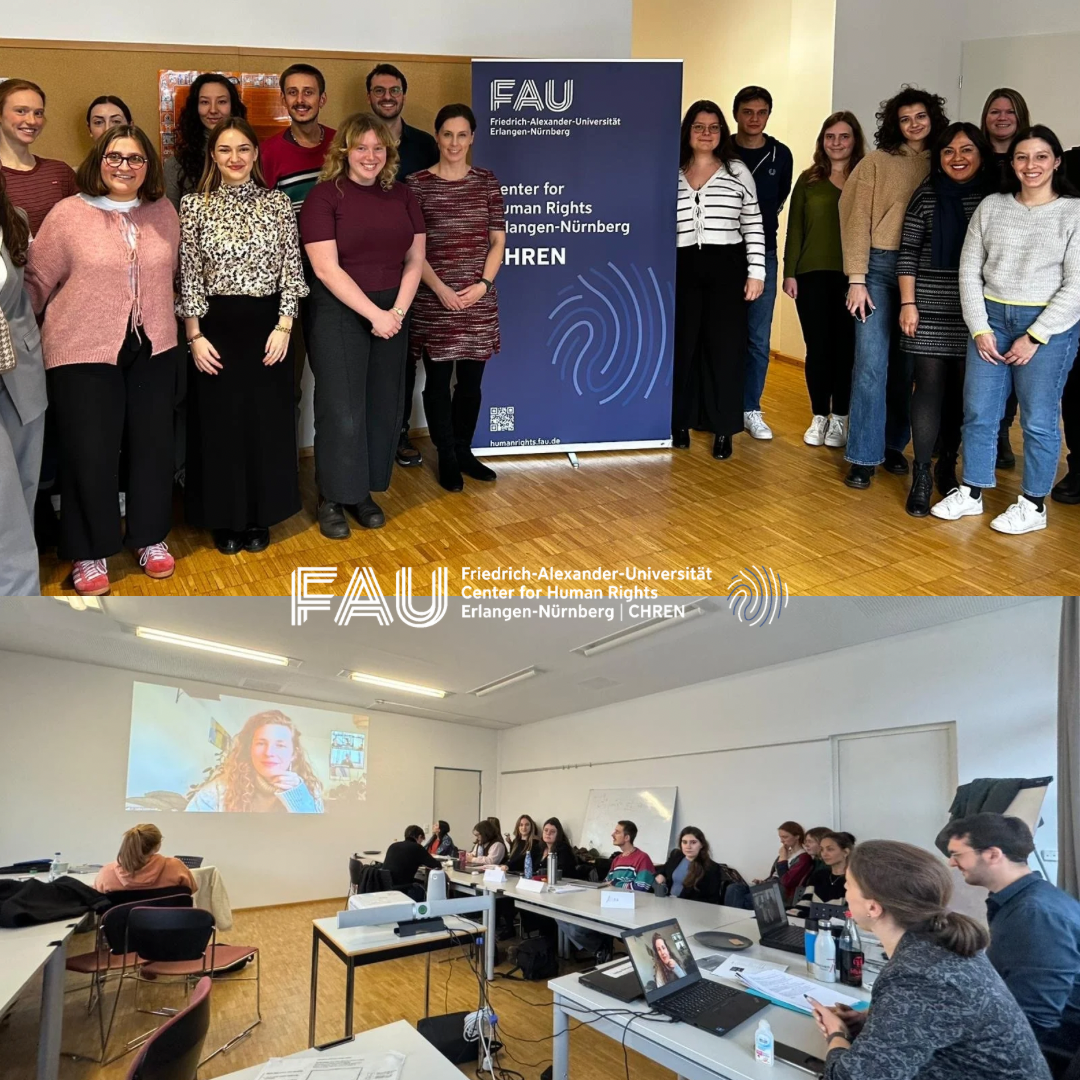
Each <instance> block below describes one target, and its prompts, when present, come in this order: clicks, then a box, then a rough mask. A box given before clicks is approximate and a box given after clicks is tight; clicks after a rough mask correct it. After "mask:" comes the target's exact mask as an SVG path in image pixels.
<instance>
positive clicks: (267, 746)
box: [185, 709, 323, 814]
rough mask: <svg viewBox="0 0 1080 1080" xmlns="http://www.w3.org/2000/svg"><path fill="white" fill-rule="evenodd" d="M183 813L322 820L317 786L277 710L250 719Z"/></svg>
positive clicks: (292, 730)
mask: <svg viewBox="0 0 1080 1080" xmlns="http://www.w3.org/2000/svg"><path fill="white" fill-rule="evenodd" d="M185 809H186V810H193V811H196V812H199V811H203V812H206V811H209V812H216V811H226V812H228V811H239V812H255V813H264V812H267V811H271V812H272V811H281V810H285V811H288V812H289V813H292V814H321V813H322V812H323V800H322V784H321V783H320V782H319V779H318V777H317V776H316V775H315V772H314V770H313V769H312V767H311V763H310V762H309V761H308V759H307V755H306V754H305V753H304V748H303V746H302V745H301V743H300V732H299V731H298V730H297V728H296V725H295V724H294V723H293V721H292V720H290V719H289V718H288V717H287V716H286V715H285V714H284V713H282V712H278V711H277V710H276V709H275V710H272V711H270V712H262V713H256V714H255V715H254V716H252V717H250V718H249V719H248V721H247V723H246V724H244V726H243V728H242V729H241V730H240V734H239V735H237V736H236V737H235V738H234V739H233V741H232V745H231V746H230V747H229V749H228V751H227V752H226V754H225V757H224V758H223V759H222V760H221V762H220V764H219V765H218V766H217V767H216V768H215V769H214V770H213V771H212V772H211V773H210V776H209V777H208V778H207V779H206V781H205V782H204V783H202V784H200V785H199V786H198V787H196V788H195V790H194V792H193V793H192V795H191V797H190V798H189V799H188V804H187V806H186V807H185Z"/></svg>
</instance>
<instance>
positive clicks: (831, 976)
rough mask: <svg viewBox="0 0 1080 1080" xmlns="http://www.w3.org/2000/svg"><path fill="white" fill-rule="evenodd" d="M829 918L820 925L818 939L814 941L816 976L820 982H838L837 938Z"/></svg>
mask: <svg viewBox="0 0 1080 1080" xmlns="http://www.w3.org/2000/svg"><path fill="white" fill-rule="evenodd" d="M829 921H830V920H828V919H822V920H821V923H820V924H819V925H818V935H817V941H815V942H814V977H815V978H816V979H818V981H820V982H829V983H831V982H836V939H835V938H834V937H833V936H832V929H831V927H830V926H829Z"/></svg>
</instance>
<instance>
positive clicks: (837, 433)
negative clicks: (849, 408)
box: [825, 415, 847, 446]
mask: <svg viewBox="0 0 1080 1080" xmlns="http://www.w3.org/2000/svg"><path fill="white" fill-rule="evenodd" d="M825 445H826V446H847V417H846V416H836V415H833V416H831V417H830V418H829V430H828V431H826V432H825Z"/></svg>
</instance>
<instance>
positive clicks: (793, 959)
mask: <svg viewBox="0 0 1080 1080" xmlns="http://www.w3.org/2000/svg"><path fill="white" fill-rule="evenodd" d="M727 910H728V911H729V912H734V911H742V915H743V919H742V921H732V922H728V923H725V924H724V929H725V930H729V931H731V932H732V933H736V934H742V935H743V936H744V937H748V938H751V940H753V941H754V942H755V944H754V945H752V946H750V948H748V949H744V950H742V951H741V952H739V953H738V954H737V955H738V956H747V957H756V958H757V959H759V960H771V961H772V962H773V963H777V964H786V965H787V966H788V971H789V973H790V974H792V975H798V976H801V977H803V978H806V977H807V975H806V961H805V959H804V957H803V956H801V955H799V954H796V953H789V952H785V951H783V950H781V949H769V948H765V947H763V946H762V945H760V944H757V942H758V940H759V935H758V930H757V923H756V922H755V920H754V919H753V918H752V917H751V918H749V919H747V918H746V916H747V914H748V912H746V911H745V910H742V909H738V908H728V909H727ZM679 924H680V926H682V927H683V929H684V930H686V929H687V927H686V926H685V925H683V921H682V919H681V918H680V919H679ZM687 936H688V940H689V942H690V951H691V952H692V953H693V954H694V957H695V958H696V959H697V960H699V961H700V960H702V959H703V958H704V957H706V956H716V955H724V954H722V953H721V952H720V951H719V950H715V949H706V948H704V947H703V946H701V945H699V944H698V943H697V942H696V941H694V939H693V937H692V936H690V934H689V933H688V935H687ZM702 975H703V976H704V977H705V978H706V979H712V980H714V981H716V982H719V983H721V984H724V985H740V984H738V983H732V982H730V981H729V980H726V979H720V978H718V977H717V976H715V975H714V974H712V972H709V971H705V970H702ZM548 988H549V989H550V990H551V992H552V994H553V995H554V998H555V1001H554V1009H553V1014H554V1019H553V1025H554V1035H555V1040H554V1043H553V1044H552V1057H553V1059H554V1063H553V1068H552V1080H568V1073H569V1062H570V1033H569V1025H570V1021H571V1020H574V1019H577V1020H582V1019H584V1020H586V1021H587V1022H588V1023H589V1025H590V1027H594V1028H596V1030H597V1031H600V1032H603V1034H605V1035H607V1036H609V1037H610V1038H612V1039H615V1040H616V1041H617V1042H620V1043H621V1042H622V1041H623V1037H624V1034H625V1038H626V1045H627V1046H629V1047H631V1048H632V1049H634V1050H637V1051H638V1052H639V1053H640V1054H643V1055H644V1056H645V1057H647V1058H650V1059H651V1060H652V1061H655V1062H657V1063H658V1064H660V1065H663V1066H664V1067H665V1068H668V1069H671V1070H673V1071H674V1072H675V1073H676V1074H677V1075H678V1076H679V1077H683V1078H685V1080H716V1078H717V1077H723V1078H725V1080H789V1078H790V1080H798V1078H799V1077H802V1078H803V1080H805V1078H806V1075H807V1074H806V1073H804V1072H801V1071H800V1070H798V1069H795V1068H793V1067H792V1066H790V1065H787V1064H785V1063H784V1062H782V1061H779V1060H777V1062H776V1065H775V1066H768V1065H759V1064H758V1063H757V1062H756V1061H755V1060H754V1031H755V1029H756V1028H757V1021H758V1020H760V1019H762V1018H764V1019H766V1020H768V1021H769V1025H770V1027H771V1028H772V1030H773V1036H774V1038H775V1039H776V1041H777V1042H782V1043H787V1045H788V1046H793V1047H796V1048H797V1049H799V1050H804V1051H806V1052H807V1053H810V1054H814V1055H815V1056H817V1057H820V1058H824V1056H825V1041H824V1039H822V1038H821V1034H820V1033H819V1032H818V1030H817V1026H816V1025H815V1023H814V1020H813V1018H812V1017H810V1016H804V1015H802V1014H801V1013H796V1012H792V1011H791V1010H790V1009H782V1008H780V1007H779V1006H777V1005H769V1006H767V1007H766V1008H765V1009H762V1010H761V1011H760V1012H759V1013H756V1014H755V1016H753V1017H751V1018H750V1019H749V1020H747V1021H746V1022H744V1023H742V1024H740V1025H739V1026H738V1027H737V1028H735V1029H734V1030H733V1031H731V1032H729V1033H728V1034H727V1035H724V1036H722V1037H720V1036H716V1035H713V1034H711V1033H710V1032H707V1031H702V1030H701V1029H699V1028H695V1027H693V1026H691V1025H690V1024H681V1023H676V1024H670V1023H667V1022H666V1020H663V1019H661V1020H635V1019H634V1018H633V1016H631V1015H621V1016H602V1015H598V1014H597V1013H596V1012H594V1011H592V1010H604V1009H607V1010H610V1009H619V1010H624V1011H628V1012H630V1013H646V1012H648V1011H649V1010H648V1006H647V1005H646V1004H645V1001H644V999H642V1000H639V1001H635V1002H631V1003H630V1004H623V1003H622V1002H620V1001H617V1000H616V999H615V998H611V997H608V996H607V995H605V994H602V993H600V992H599V991H598V990H593V989H591V988H590V987H587V986H582V984H581V982H580V977H579V976H578V975H566V976H563V977H562V978H559V979H552V980H551V981H550V982H549V983H548ZM840 989H842V990H843V992H844V993H846V994H848V995H849V996H851V997H854V998H861V999H863V1000H869V997H870V994H869V991H868V989H866V988H865V987H864V988H863V989H862V990H855V989H851V988H850V987H849V988H840ZM583 1010H584V1011H583ZM627 1025H629V1028H627Z"/></svg>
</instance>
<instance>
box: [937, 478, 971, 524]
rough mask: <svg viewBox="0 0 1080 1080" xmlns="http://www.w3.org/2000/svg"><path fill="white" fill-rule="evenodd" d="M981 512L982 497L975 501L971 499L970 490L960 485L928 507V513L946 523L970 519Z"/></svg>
mask: <svg viewBox="0 0 1080 1080" xmlns="http://www.w3.org/2000/svg"><path fill="white" fill-rule="evenodd" d="M982 512H983V502H982V495H980V496H979V497H978V498H977V499H973V498H972V497H971V488H969V487H965V486H964V485H963V484H961V485H960V486H959V487H955V488H953V489H952V491H950V492H949V494H948V495H946V496H945V498H944V499H941V500H940V501H939V502H936V503H934V505H933V506H931V507H930V513H931V514H933V515H934V517H937V518H944V519H945V520H946V521H956V520H957V518H962V517H972V516H974V515H976V514H981V513H982Z"/></svg>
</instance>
